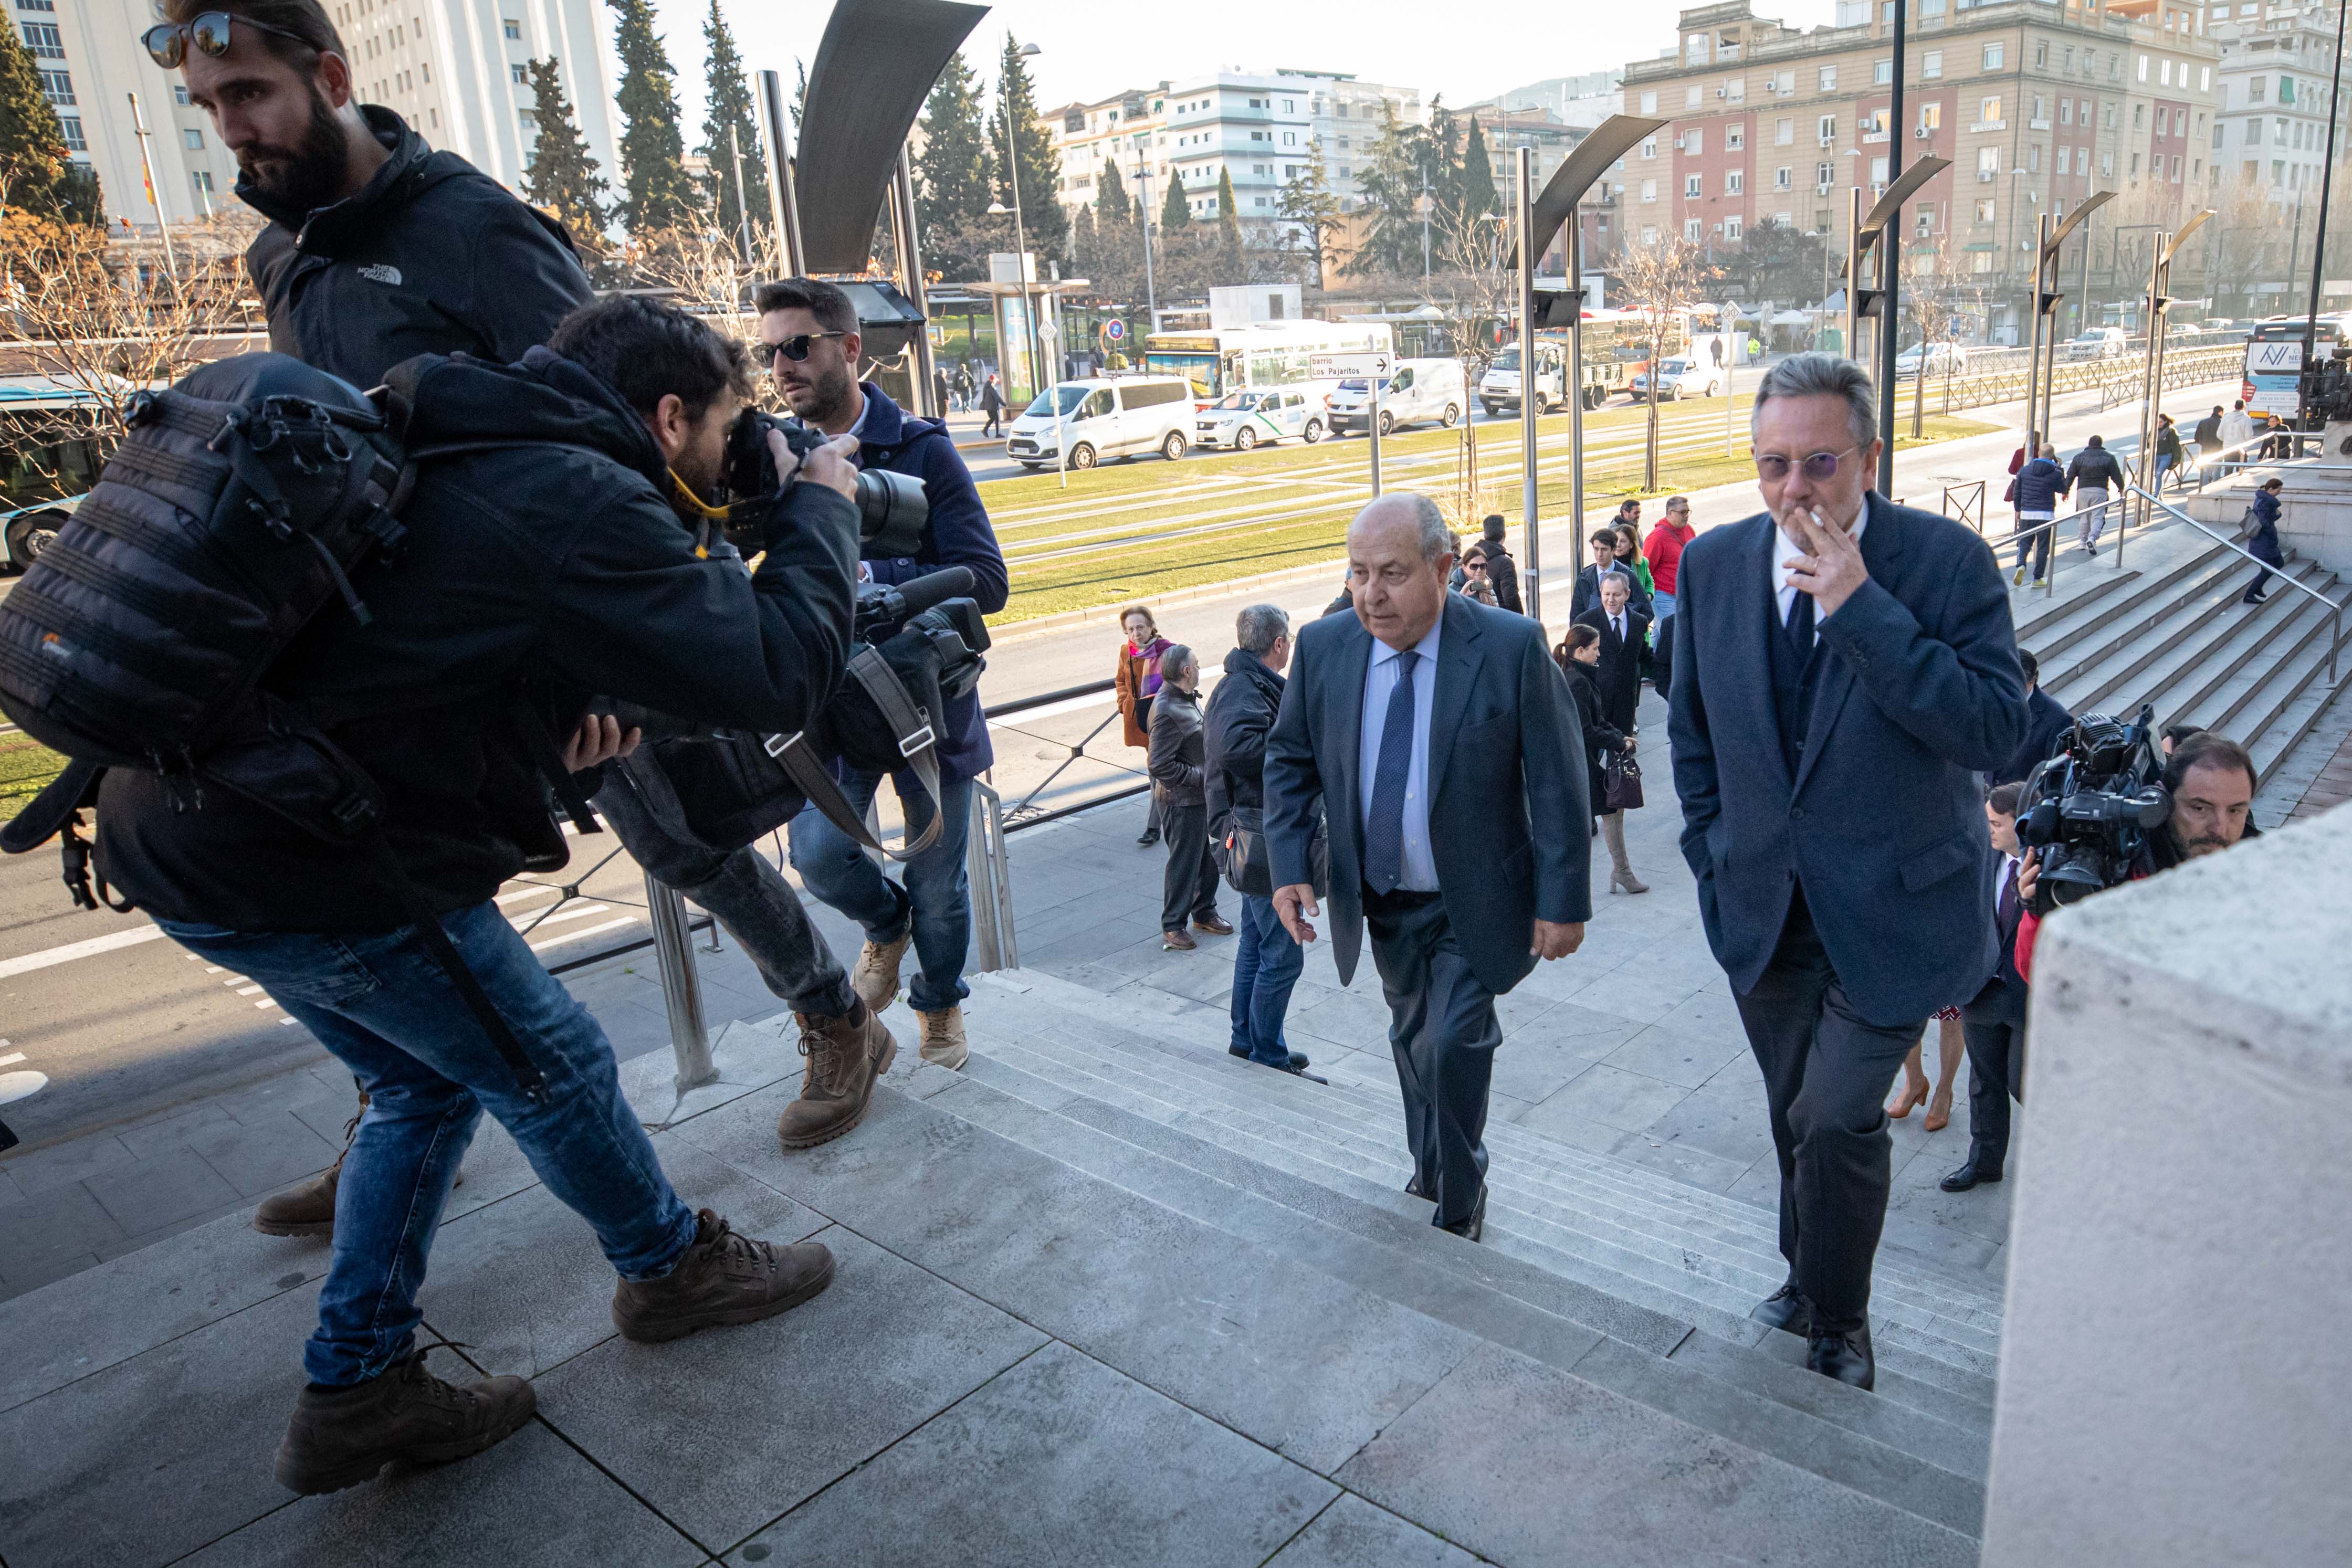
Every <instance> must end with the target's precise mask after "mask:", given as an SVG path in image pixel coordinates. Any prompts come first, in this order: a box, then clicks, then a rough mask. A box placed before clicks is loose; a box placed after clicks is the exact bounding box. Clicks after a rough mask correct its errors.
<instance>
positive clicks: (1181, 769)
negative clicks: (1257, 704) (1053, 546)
mask: <svg viewBox="0 0 2352 1568" xmlns="http://www.w3.org/2000/svg"><path fill="white" fill-rule="evenodd" d="M1200 690H1201V661H1200V660H1198V659H1197V658H1194V657H1193V655H1192V649H1190V648H1188V647H1186V646H1184V644H1183V643H1171V644H1170V645H1169V648H1168V651H1167V652H1166V653H1162V654H1160V691H1159V694H1158V695H1156V696H1154V697H1153V699H1152V703H1151V752H1150V756H1151V792H1152V794H1153V795H1155V796H1157V797H1158V798H1159V800H1160V826H1161V828H1162V830H1163V831H1165V832H1166V833H1167V835H1168V872H1167V875H1166V876H1165V878H1164V879H1163V880H1162V882H1161V884H1160V891H1161V896H1160V946H1162V947H1164V948H1166V949H1167V950H1168V951H1170V952H1172V953H1189V952H1191V951H1192V949H1193V948H1195V947H1197V946H1200V944H1199V943H1197V942H1195V941H1193V940H1192V936H1191V935H1190V934H1188V933H1187V932H1186V931H1185V929H1184V922H1185V919H1186V917H1187V916H1190V917H1191V920H1192V929H1193V930H1195V931H1205V932H1208V933H1209V934H1210V935H1212V936H1232V935H1233V930H1234V928H1233V927H1232V926H1231V925H1227V924H1226V923H1225V921H1224V919H1223V916H1221V915H1218V913H1217V862H1215V860H1213V858H1211V856H1210V853H1209V805H1208V788H1207V785H1208V779H1207V771H1206V766H1205V765H1206V761H1207V753H1206V751H1205V748H1204V745H1203V741H1202V733H1201V728H1202V727H1201V699H1200Z"/></svg>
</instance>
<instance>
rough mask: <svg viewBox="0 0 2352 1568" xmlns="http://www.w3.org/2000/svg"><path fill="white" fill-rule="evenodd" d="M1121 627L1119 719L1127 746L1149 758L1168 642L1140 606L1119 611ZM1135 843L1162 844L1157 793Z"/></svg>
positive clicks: (1116, 681) (1116, 678) (1114, 680)
mask: <svg viewBox="0 0 2352 1568" xmlns="http://www.w3.org/2000/svg"><path fill="white" fill-rule="evenodd" d="M1118 624H1119V629H1120V630H1121V631H1123V632H1126V633H1127V640H1126V641H1125V642H1124V643H1120V644H1119V650H1118V669H1117V670H1116V671H1114V672H1113V673H1112V675H1111V685H1112V688H1113V689H1114V690H1115V691H1116V692H1117V693H1118V716H1119V717H1120V719H1121V720H1123V721H1124V723H1125V725H1126V729H1127V743H1128V744H1129V746H1139V747H1143V748H1144V751H1145V755H1146V757H1147V758H1148V757H1149V756H1150V747H1151V699H1152V698H1153V697H1154V696H1156V695H1159V692H1160V654H1162V653H1166V652H1168V639H1167V638H1165V637H1162V636H1161V635H1160V628H1159V627H1158V626H1157V625H1156V624H1154V623H1153V622H1152V619H1151V612H1150V609H1148V608H1147V607H1145V606H1143V605H1140V604H1130V605H1129V606H1128V607H1127V608H1126V609H1124V610H1122V611H1120V612H1118ZM1147 766H1149V764H1148V763H1147ZM1159 841H1160V791H1159V790H1157V789H1154V790H1153V791H1152V792H1151V805H1150V809H1149V810H1148V812H1147V814H1146V815H1145V817H1144V819H1143V833H1142V836H1140V837H1139V838H1138V839H1137V840H1136V842H1137V843H1139V844H1141V845H1142V846H1143V847H1144V848H1146V849H1150V847H1151V846H1152V845H1153V844H1156V843H1158V842H1159Z"/></svg>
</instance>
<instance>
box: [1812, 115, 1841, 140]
mask: <svg viewBox="0 0 2352 1568" xmlns="http://www.w3.org/2000/svg"><path fill="white" fill-rule="evenodd" d="M1813 129H1814V130H1815V131H1818V132H1820V134H1821V141H1822V146H1824V147H1827V146H1828V145H1830V144H1831V143H1832V142H1833V141H1836V140H1837V116H1836V115H1834V114H1824V115H1822V117H1821V119H1820V120H1816V121H1815V122H1814V125H1813Z"/></svg>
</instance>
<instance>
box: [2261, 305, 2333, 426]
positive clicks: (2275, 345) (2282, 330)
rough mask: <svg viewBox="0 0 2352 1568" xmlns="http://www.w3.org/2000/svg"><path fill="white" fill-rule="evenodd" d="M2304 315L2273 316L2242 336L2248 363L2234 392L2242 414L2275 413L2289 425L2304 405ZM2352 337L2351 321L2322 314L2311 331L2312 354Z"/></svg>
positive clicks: (2321, 353) (2325, 352) (2322, 355)
mask: <svg viewBox="0 0 2352 1568" xmlns="http://www.w3.org/2000/svg"><path fill="white" fill-rule="evenodd" d="M2310 321H2311V318H2310V317H2308V316H2273V317H2272V318H2271V319H2269V320H2267V321H2257V322H2255V323H2254V326H2253V330H2252V331H2251V332H2249V333H2248V334H2247V335H2246V367H2245V371H2244V373H2243V375H2242V384H2241V386H2240V388H2239V392H2238V395H2239V396H2240V397H2242V398H2243V399H2244V400H2245V403H2246V413H2248V414H2250V415H2252V417H2253V418H2255V419H2257V420H2260V419H2267V418H2268V417H2269V416H2270V415H2272V414H2277V415H2278V416H2279V417H2280V418H2281V419H2283V420H2285V421H2286V422H2287V423H2290V424H2291V423H2294V416H2295V414H2296V413H2297V412H2298V411H2299V410H2300V409H2301V408H2302V406H2303V398H2302V387H2303V334H2304V331H2305V327H2306V326H2307V325H2308V324H2309V323H2310ZM2347 341H2352V322H2347V318H2345V317H2342V316H2322V317H2321V318H2319V320H2318V324H2317V329H2316V330H2315V331H2314V333H2313V350H2312V351H2313V353H2314V355H2315V357H2317V358H2319V359H2323V360H2324V359H2326V357H2327V356H2328V354H2329V352H2330V351H2331V350H2334V349H2335V348H2336V345H2337V344H2339V343H2344V342H2347Z"/></svg>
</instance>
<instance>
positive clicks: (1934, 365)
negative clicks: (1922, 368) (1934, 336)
mask: <svg viewBox="0 0 2352 1568" xmlns="http://www.w3.org/2000/svg"><path fill="white" fill-rule="evenodd" d="M1923 352H1924V353H1925V355H1926V357H1927V373H1928V374H1929V375H1931V376H1940V375H1942V374H1944V373H1945V372H1946V371H1950V372H1951V373H1952V374H1954V375H1959V374H1961V373H1963V372H1964V371H1967V370H1968V368H1969V351H1968V350H1966V349H1965V348H1962V347H1961V346H1960V345H1959V344H1958V343H1953V342H1943V343H1914V344H1912V345H1911V346H1910V347H1909V348H1907V349H1906V350H1903V352H1902V353H1901V354H1899V355H1897V356H1896V357H1895V374H1896V375H1898V376H1916V375H1917V374H1918V373H1919V360H1920V357H1921V355H1922V353H1923Z"/></svg>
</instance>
